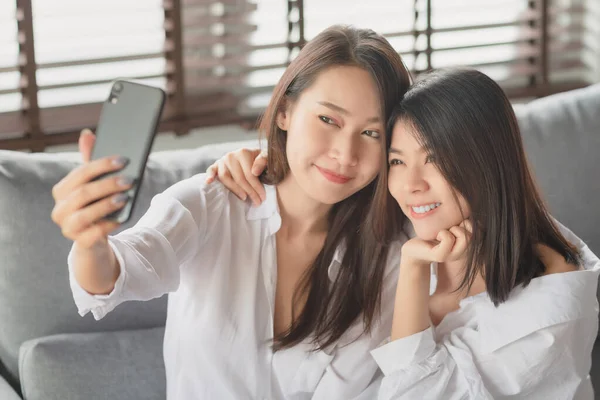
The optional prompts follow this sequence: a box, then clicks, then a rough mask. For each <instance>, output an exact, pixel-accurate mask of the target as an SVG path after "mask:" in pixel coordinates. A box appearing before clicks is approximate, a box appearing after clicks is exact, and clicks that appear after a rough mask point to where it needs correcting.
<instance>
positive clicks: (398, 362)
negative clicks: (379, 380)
mask: <svg viewBox="0 0 600 400" xmlns="http://www.w3.org/2000/svg"><path fill="white" fill-rule="evenodd" d="M435 348H436V343H435V339H434V337H433V328H432V327H429V328H427V329H425V330H424V331H422V332H419V333H415V334H414V335H410V336H407V337H405V338H402V339H396V340H394V341H392V342H389V343H387V344H383V345H382V346H380V347H378V348H376V349H375V350H372V351H371V356H373V358H374V359H375V362H377V364H378V365H379V368H380V369H381V371H382V372H383V373H384V375H386V376H388V375H390V374H393V373H394V372H396V371H398V370H402V369H405V368H407V367H410V366H411V365H414V364H418V363H420V362H422V361H423V360H425V359H426V358H428V357H430V356H431V355H432V354H433V353H434V351H435Z"/></svg>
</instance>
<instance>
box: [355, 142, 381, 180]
mask: <svg viewBox="0 0 600 400" xmlns="http://www.w3.org/2000/svg"><path fill="white" fill-rule="evenodd" d="M359 146H361V154H360V159H361V164H362V165H363V170H364V171H365V172H366V175H368V176H369V177H370V178H375V177H376V176H377V174H379V171H380V170H381V157H383V151H382V150H381V147H380V146H379V144H378V143H375V144H374V143H367V144H365V145H360V144H359Z"/></svg>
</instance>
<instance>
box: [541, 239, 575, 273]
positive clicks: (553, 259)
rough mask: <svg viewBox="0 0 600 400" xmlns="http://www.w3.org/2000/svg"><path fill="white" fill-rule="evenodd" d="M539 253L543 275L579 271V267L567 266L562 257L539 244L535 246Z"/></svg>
mask: <svg viewBox="0 0 600 400" xmlns="http://www.w3.org/2000/svg"><path fill="white" fill-rule="evenodd" d="M536 248H537V251H538V253H539V256H540V259H541V261H542V263H544V266H545V267H546V272H545V273H544V275H552V274H559V273H562V272H573V271H577V270H578V269H579V266H577V265H573V264H569V263H568V262H567V260H565V258H564V257H563V256H561V255H560V254H559V253H558V252H557V251H556V250H554V249H552V248H550V247H548V246H546V245H543V244H539V245H537V246H536Z"/></svg>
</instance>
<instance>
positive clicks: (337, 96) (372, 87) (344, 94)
mask: <svg viewBox="0 0 600 400" xmlns="http://www.w3.org/2000/svg"><path fill="white" fill-rule="evenodd" d="M303 97H306V98H308V99H309V100H311V101H324V100H325V101H328V102H331V103H333V104H336V105H338V106H340V107H342V108H345V109H346V110H349V111H350V112H352V113H353V114H370V115H369V116H371V115H372V114H375V115H377V114H378V113H379V112H380V111H381V104H380V101H379V91H378V88H377V85H376V84H375V81H374V80H373V78H372V77H371V75H370V74H369V72H367V71H365V70H364V69H362V68H359V67H355V66H336V67H331V68H327V69H325V70H324V71H322V72H320V73H319V74H318V75H317V78H316V79H315V82H314V83H313V84H312V85H311V86H310V87H309V88H308V89H306V90H305V93H303Z"/></svg>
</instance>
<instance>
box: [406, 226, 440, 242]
mask: <svg viewBox="0 0 600 400" xmlns="http://www.w3.org/2000/svg"><path fill="white" fill-rule="evenodd" d="M413 227H414V229H415V234H416V235H417V237H418V238H419V239H421V240H425V241H428V242H431V241H434V240H437V239H436V238H437V235H438V233H439V232H440V230H441V229H431V228H429V227H419V226H417V225H416V224H414V223H413Z"/></svg>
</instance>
